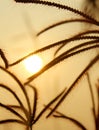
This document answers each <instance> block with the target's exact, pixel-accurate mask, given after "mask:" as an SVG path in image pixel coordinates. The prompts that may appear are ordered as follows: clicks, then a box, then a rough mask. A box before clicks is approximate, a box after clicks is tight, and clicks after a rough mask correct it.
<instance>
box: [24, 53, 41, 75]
mask: <svg viewBox="0 0 99 130" xmlns="http://www.w3.org/2000/svg"><path fill="white" fill-rule="evenodd" d="M24 66H25V69H26V70H27V71H28V72H29V73H32V74H35V73H37V72H38V71H39V70H40V69H41V68H42V66H43V61H42V59H41V57H40V56H38V55H33V56H30V57H29V58H27V59H25V60H24Z"/></svg>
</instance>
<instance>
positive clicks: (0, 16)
mask: <svg viewBox="0 0 99 130" xmlns="http://www.w3.org/2000/svg"><path fill="white" fill-rule="evenodd" d="M49 1H51V0H49ZM53 1H55V0H53ZM56 1H57V2H59V3H67V0H56ZM68 1H69V2H68V4H69V5H71V6H72V7H76V8H80V2H81V1H83V0H75V1H74V0H68ZM71 1H72V2H71ZM72 16H73V15H72V13H68V12H66V11H64V10H62V11H60V10H58V9H56V8H50V7H49V8H48V7H44V6H43V7H42V6H39V5H32V4H29V5H23V4H17V3H15V2H14V1H13V0H0V48H1V49H3V51H4V52H5V55H6V57H7V58H8V60H9V62H10V63H12V62H14V61H15V60H17V59H19V58H21V57H23V56H25V55H26V54H28V53H30V52H32V51H34V50H36V49H38V48H41V47H43V46H45V45H48V44H51V43H54V42H57V41H59V40H62V39H65V38H67V37H68V36H72V34H73V33H75V32H76V31H77V32H79V30H81V29H84V28H83V27H84V25H82V26H81V25H80V24H75V25H70V26H68V25H62V26H61V27H60V26H59V27H57V28H55V29H52V30H49V31H48V32H46V33H44V34H42V35H40V36H39V37H36V34H37V33H38V32H39V31H40V30H42V29H43V28H45V27H47V26H48V25H51V24H53V23H55V22H57V21H60V20H61V19H62V20H64V19H66V18H72ZM74 16H75V15H74ZM71 30H72V31H71ZM65 49H66V48H64V49H63V50H62V51H64V50H65ZM53 52H54V50H49V52H48V53H47V52H45V53H44V54H42V57H43V59H44V62H45V63H46V62H48V61H49V60H50V58H52V56H53ZM95 54H96V52H95V51H94V52H93V53H87V55H86V54H84V55H81V56H78V57H76V58H75V57H74V58H72V59H69V60H67V61H66V62H65V64H64V63H61V64H60V66H58V65H57V66H56V68H52V69H51V70H49V71H48V73H47V72H46V73H45V74H44V75H42V76H41V77H39V78H38V80H37V81H35V82H34V84H35V85H36V86H37V88H38V91H39V94H40V98H41V99H40V100H41V103H42V104H44V103H47V101H49V100H50V99H52V98H51V96H52V97H53V96H54V95H56V94H58V93H59V92H60V91H62V90H63V88H64V87H68V86H69V85H71V83H72V82H73V81H74V79H75V77H76V76H77V75H78V74H79V71H81V70H82V69H83V68H84V66H85V65H86V64H87V63H88V62H89V61H90V59H91V58H92V57H94V56H95ZM22 67H23V66H22V65H21V64H19V65H18V67H17V66H15V67H14V68H11V71H12V72H14V73H15V74H17V76H19V78H22V80H23V81H24V80H25V79H26V78H27V77H28V76H29V74H26V75H25V76H24V75H23V73H26V72H25V70H24V69H23V68H22ZM92 72H93V71H92ZM94 72H95V74H94V75H93V76H92V79H94V77H96V76H97V75H98V74H96V69H95V70H94ZM0 75H1V76H2V73H1V74H0ZM46 77H48V78H46ZM3 78H4V77H3ZM45 79H46V80H45ZM85 81H86V78H84V79H83V80H82V82H81V84H82V85H81V89H78V90H77V89H76V90H77V92H78V93H77V94H76V95H75V93H73V94H72V95H71V98H70V99H69V98H68V103H67V104H68V106H67V107H66V110H65V109H64V106H65V105H67V104H66V103H64V105H63V106H62V108H60V109H59V110H62V111H64V112H65V113H66V112H68V110H70V113H69V114H70V116H72V115H73V116H74V115H75V113H76V116H77V118H78V119H81V121H82V122H83V123H85V125H87V126H88V128H89V129H90V130H93V128H94V126H93V125H91V124H90V121H92V120H93V119H92V118H90V119H89V118H88V119H87V116H89V115H90V112H89V108H88V109H83V108H84V107H85V106H84V105H86V107H87V106H88V107H89V106H91V103H89V101H90V96H88V98H87V99H86V96H83V95H85V94H86V95H87V92H88V94H89V90H88V88H87V87H86V86H87V85H88V84H87V82H85ZM46 83H47V84H46ZM84 87H85V89H83V88H84ZM86 90H87V91H86ZM89 95H90V94H89ZM74 97H75V98H74ZM78 99H80V100H78ZM43 102H44V103H43ZM75 102H77V103H78V106H77V105H75ZM82 102H85V104H82ZM69 103H70V104H69ZM72 109H74V111H72ZM73 112H74V113H73ZM80 113H82V114H81V116H80ZM84 113H87V114H86V116H85V115H84ZM44 123H45V122H42V121H41V124H39V125H38V126H37V127H36V126H35V130H40V129H43V130H44V128H45V130H46V127H48V124H47V126H45V127H44ZM61 123H62V122H61ZM61 123H60V122H59V121H58V122H57V121H55V124H56V126H57V125H58V126H57V127H58V128H59V129H58V128H57V129H58V130H62V129H61V128H63V127H62V125H64V122H63V123H62V124H61ZM55 124H54V123H52V126H50V129H49V130H51V129H53V128H54V127H55ZM59 124H60V125H59ZM66 127H67V128H72V126H71V127H70V124H69V125H67V126H66ZM66 127H65V126H64V129H66ZM4 130H5V129H4ZM16 130H17V128H16ZM73 130H77V128H76V127H74V129H73Z"/></svg>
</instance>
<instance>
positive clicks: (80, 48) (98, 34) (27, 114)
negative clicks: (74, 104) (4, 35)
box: [0, 0, 99, 130]
mask: <svg viewBox="0 0 99 130" xmlns="http://www.w3.org/2000/svg"><path fill="white" fill-rule="evenodd" d="M90 1H91V0H90ZM15 2H17V3H24V4H28V3H31V4H40V5H41V6H50V7H52V8H58V9H60V11H61V10H65V11H70V12H72V13H73V14H77V18H73V19H66V20H61V21H58V22H57V23H53V24H52V25H49V26H48V27H46V28H44V29H43V30H41V31H40V32H38V33H37V35H36V36H37V37H39V36H40V35H41V34H44V33H46V31H49V30H50V29H54V28H55V27H57V26H61V25H63V24H68V23H74V22H83V23H86V24H90V25H95V26H96V27H98V26H99V22H98V21H97V20H96V19H94V18H93V17H91V16H89V15H88V14H87V13H86V12H82V11H79V10H77V9H75V8H72V7H69V6H68V5H62V4H59V3H56V2H49V1H43V0H15ZM92 2H93V4H94V2H95V1H92ZM79 16H80V18H79ZM85 40H86V41H85ZM76 41H79V44H78V45H75V46H74V47H71V48H69V49H68V50H66V51H64V52H62V53H61V54H59V51H60V50H61V49H62V48H64V47H65V46H66V45H67V44H72V43H73V42H76ZM54 47H56V48H57V49H56V51H55V52H54V55H53V57H54V58H53V59H52V60H51V61H50V62H49V63H47V64H46V65H45V66H44V67H43V68H42V69H41V70H40V71H39V72H37V73H36V74H33V75H32V76H30V77H28V79H27V81H25V82H24V83H22V82H21V81H20V80H19V78H18V77H17V76H16V75H14V74H13V73H11V72H10V71H9V70H8V68H10V67H12V66H15V65H18V64H19V63H20V62H22V61H23V60H24V59H26V58H27V57H29V56H31V55H33V54H37V53H43V52H45V51H47V50H49V49H52V48H54ZM97 48H99V30H98V29H97V30H96V29H91V30H87V31H83V32H80V33H76V34H73V36H71V37H68V38H66V39H63V40H60V41H58V42H56V43H49V45H47V46H45V47H43V48H40V49H39V50H36V51H35V52H32V53H30V54H28V55H26V56H25V57H22V58H21V59H19V60H17V61H15V62H13V63H8V59H7V58H6V56H5V54H4V52H3V51H2V49H0V54H1V58H2V60H3V61H4V64H5V67H2V66H0V70H2V71H3V72H5V73H7V74H8V75H9V77H11V78H12V79H13V80H14V81H15V82H16V83H17V85H18V87H19V88H20V90H21V91H22V93H23V95H24V97H25V100H26V103H27V106H25V104H24V103H23V101H22V99H20V97H19V95H17V93H16V92H15V91H14V90H13V88H11V87H10V86H8V85H6V83H5V84H4V83H2V82H1V83H0V88H2V89H5V90H6V91H7V92H9V93H10V94H11V95H12V96H13V97H14V98H15V100H16V101H17V102H18V105H14V104H4V103H2V102H0V108H3V109H6V111H8V112H9V113H12V114H13V115H15V117H17V118H18V119H16V118H15V119H13V118H10V119H4V120H0V124H7V123H19V124H21V125H24V126H26V130H32V127H33V125H34V124H36V123H37V122H38V121H39V120H40V118H41V117H42V116H43V115H44V114H45V113H46V119H49V118H50V117H54V118H55V119H56V118H58V119H64V120H65V119H66V120H69V121H71V122H72V123H74V124H75V125H76V126H78V127H79V128H81V129H82V130H87V126H84V124H82V123H81V122H80V121H78V120H76V119H74V118H72V117H69V116H67V115H65V114H64V113H61V112H59V111H58V110H57V108H58V107H59V106H61V104H62V103H63V101H64V100H65V101H66V98H67V97H68V96H69V95H70V94H71V92H72V90H73V89H75V88H76V87H77V85H76V84H77V83H78V82H80V81H81V79H82V78H83V76H84V75H86V77H87V81H88V85H89V90H90V93H91V99H92V105H93V108H92V115H93V117H94V124H95V129H96V130H99V78H97V83H96V85H95V86H96V90H97V100H98V111H97V113H96V111H95V99H94V93H93V89H92V85H91V80H90V74H89V72H90V69H91V68H92V67H93V66H94V65H95V64H96V63H97V62H98V61H99V54H98V53H97V55H96V56H95V57H94V58H93V59H92V60H91V61H90V62H89V63H88V64H87V66H85V67H84V69H83V71H82V72H80V74H79V75H78V76H77V77H75V80H74V82H73V83H72V84H71V85H70V86H69V87H68V89H67V88H65V89H64V90H63V91H62V92H60V93H59V94H58V95H57V96H55V97H54V98H53V99H52V100H51V101H49V102H48V103H47V104H43V106H44V108H43V109H42V110H41V111H40V112H39V113H38V114H37V104H38V90H37V88H36V87H35V86H33V85H32V84H31V82H32V81H33V80H34V79H36V78H37V77H39V76H40V75H41V74H42V73H44V72H45V71H47V70H48V69H51V68H52V67H55V65H56V64H59V63H60V62H65V61H66V60H67V59H68V58H71V57H73V56H76V55H80V54H83V53H84V52H88V51H89V50H90V51H93V50H95V49H97ZM26 87H28V88H31V89H32V91H33V106H32V107H33V108H32V107H31V102H30V96H29V94H28V92H27V89H26ZM52 105H53V106H54V107H53V106H52ZM19 110H20V111H21V112H22V113H24V115H21V114H20V112H19ZM48 111H49V113H48Z"/></svg>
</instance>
